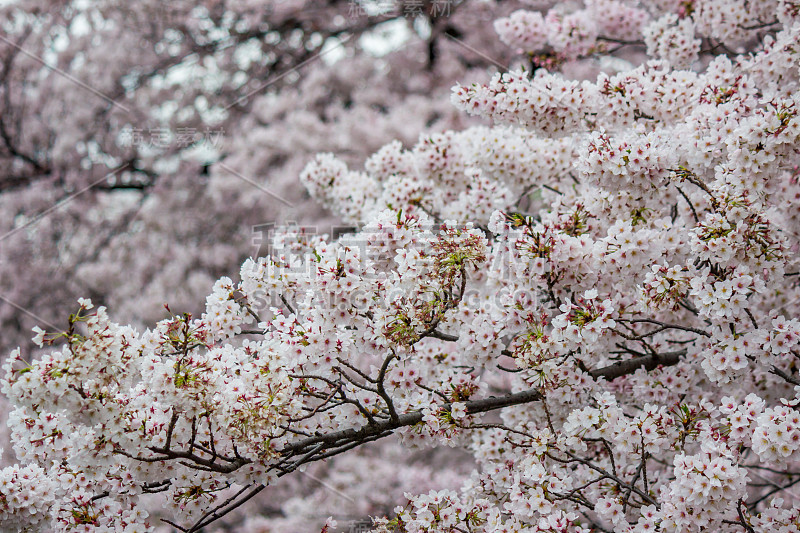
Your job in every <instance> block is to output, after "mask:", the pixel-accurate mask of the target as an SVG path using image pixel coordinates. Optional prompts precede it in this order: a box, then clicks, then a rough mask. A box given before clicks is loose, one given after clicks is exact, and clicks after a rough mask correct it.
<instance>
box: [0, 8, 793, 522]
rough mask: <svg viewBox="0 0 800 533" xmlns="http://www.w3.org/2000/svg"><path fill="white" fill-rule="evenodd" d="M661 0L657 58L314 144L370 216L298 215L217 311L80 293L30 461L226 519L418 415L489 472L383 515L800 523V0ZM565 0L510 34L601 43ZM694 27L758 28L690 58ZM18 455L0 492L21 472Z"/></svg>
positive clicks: (36, 410)
mask: <svg viewBox="0 0 800 533" xmlns="http://www.w3.org/2000/svg"><path fill="white" fill-rule="evenodd" d="M644 4H646V5H648V6H651V7H652V10H653V12H655V13H660V14H664V15H665V16H666V18H659V19H657V20H656V22H655V23H654V24H657V25H658V24H660V26H652V25H651V26H649V28H650V30H647V29H644V28H643V26H642V25H635V27H636V30H635V31H636V32H639V33H641V34H643V35H644V39H645V41H648V42H647V43H646V44H645V43H644V41H643V44H642V46H643V47H644V48H645V49H649V51H650V53H651V54H654V55H657V56H660V57H655V58H649V59H645V60H643V61H641V62H640V64H639V65H638V66H633V67H632V68H629V69H626V70H624V71H621V72H609V73H605V74H602V75H599V76H597V78H596V80H595V81H589V80H584V81H577V80H570V79H568V78H567V77H565V76H564V75H562V74H559V73H555V72H545V71H542V70H539V71H537V72H536V73H534V75H533V76H532V77H530V76H528V74H527V73H525V72H524V71H522V70H517V71H513V72H511V73H504V74H499V75H497V76H495V77H494V78H493V79H492V80H491V81H490V82H489V83H488V84H487V85H485V86H472V87H463V86H459V87H456V88H455V89H454V101H455V103H456V106H457V107H460V108H461V109H462V110H466V111H467V112H469V113H472V114H474V115H479V116H482V117H484V118H486V119H492V120H495V121H496V123H497V124H496V125H495V126H492V127H488V126H475V127H471V128H468V129H465V130H463V131H460V132H453V131H448V132H443V133H437V134H432V135H423V136H421V137H420V138H419V140H418V141H417V143H416V144H414V145H413V146H410V147H409V148H405V147H404V145H403V143H400V142H393V143H390V144H388V145H386V146H384V147H383V148H382V149H380V150H379V151H378V152H377V153H376V154H375V155H373V156H372V157H370V158H369V159H368V160H367V161H366V163H365V165H364V169H363V170H351V169H350V167H349V166H348V165H347V164H346V163H345V162H344V161H343V160H341V159H339V158H337V157H336V156H334V155H332V154H323V155H320V156H318V157H317V158H316V159H315V160H314V161H312V162H311V163H309V164H308V166H307V167H306V169H305V170H304V171H303V173H302V175H301V179H302V181H303V182H304V183H305V185H306V186H307V188H308V190H309V192H310V194H311V195H312V196H314V197H315V198H317V199H318V200H320V201H321V202H322V203H323V204H324V205H325V206H327V207H329V208H331V209H332V210H334V211H335V212H336V213H337V214H338V215H340V216H341V217H342V218H343V219H344V220H345V221H347V222H348V223H352V224H354V225H356V226H357V229H356V230H355V231H354V232H353V233H349V234H344V235H341V236H339V237H337V238H328V237H327V236H322V235H315V234H310V233H307V232H303V231H297V230H294V229H291V228H288V229H286V230H281V231H277V232H276V233H275V235H274V236H273V238H274V242H273V245H272V247H271V248H270V250H271V252H270V254H269V255H268V256H265V257H258V258H250V259H248V260H247V261H245V263H244V264H243V265H242V268H241V270H240V272H239V278H240V279H239V280H238V281H233V279H231V278H222V279H220V280H219V281H217V282H216V283H215V284H214V286H213V288H212V292H211V295H210V296H209V297H208V298H207V300H206V310H205V312H204V313H203V314H201V315H200V317H199V318H194V317H192V316H191V315H189V314H183V315H172V316H170V317H168V318H166V319H164V320H162V321H160V322H159V323H158V324H156V325H155V326H154V327H153V328H150V329H147V330H144V331H140V330H138V329H135V328H133V327H129V326H120V325H118V324H115V323H114V322H112V321H111V319H110V318H109V316H108V314H107V312H106V310H105V309H104V308H102V307H101V308H98V309H94V308H93V307H92V305H91V303H90V302H88V301H81V302H80V309H79V311H78V312H77V313H76V314H73V315H72V316H71V317H70V319H69V321H68V325H67V328H66V329H65V330H64V331H44V330H39V331H37V337H36V340H37V341H38V342H40V343H42V344H44V343H47V344H48V347H49V346H51V345H52V351H50V352H49V353H46V354H45V355H43V356H42V357H41V358H39V359H38V360H35V361H33V362H26V361H24V360H23V359H22V357H21V355H20V352H16V353H15V354H14V355H13V356H12V357H11V359H10V360H9V361H8V362H7V364H6V366H5V371H6V375H5V379H4V381H3V392H4V394H6V395H7V396H8V398H9V399H10V400H11V402H12V404H13V406H14V410H13V412H12V414H11V428H12V432H13V440H14V445H15V451H16V453H17V455H18V457H19V458H20V460H21V461H23V463H24V464H26V465H35V468H34V470H32V471H31V472H33V473H34V474H35V475H37V476H39V475H41V472H46V475H48V476H51V477H52V478H53V479H56V477H55V476H61V477H57V479H71V478H72V479H80V480H81V481H80V482H79V483H77V485H78V486H79V489H73V488H70V487H67V488H64V487H62V488H61V489H53V491H52V492H48V498H50V497H52V501H50V500H47V499H46V498H45V497H44V496H42V497H41V498H39V500H44V501H39V502H38V503H36V504H35V505H36V506H39V507H36V509H39V508H41V509H43V510H45V511H44V512H45V513H46V514H47V515H48V516H49V517H50V522H49V525H50V526H52V527H54V528H56V529H57V530H58V528H60V529H61V530H68V529H69V527H71V526H72V525H73V523H71V522H69V520H66V521H65V519H64V517H69V516H72V517H73V519H74V520H73V521H75V520H78V519H80V520H82V521H83V523H90V522H91V525H92V526H96V527H97V528H101V527H107V526H108V524H111V523H114V522H113V521H112V518H110V517H112V516H113V517H114V518H113V520H117V521H118V522H119V523H123V522H125V523H126V527H127V522H131V523H134V522H133V521H132V518H131V517H134V516H135V517H138V516H139V515H138V514H137V511H136V503H137V501H138V499H139V497H140V496H142V495H144V494H148V493H153V492H158V493H163V500H164V503H165V506H167V508H168V509H169V511H170V512H171V513H172V515H174V517H175V519H176V520H180V521H182V522H185V523H188V524H190V526H189V527H190V528H191V527H195V528H199V527H202V526H204V525H207V524H208V523H209V521H213V519H215V518H216V517H217V516H220V515H221V514H223V513H224V512H226V510H228V508H229V506H236V505H241V504H243V503H244V502H245V501H247V499H248V498H249V497H252V495H254V494H256V493H258V492H259V491H260V490H261V489H262V488H263V486H264V485H266V484H268V483H270V482H272V481H274V480H275V479H277V478H279V477H282V476H287V475H290V474H292V473H294V472H296V471H302V470H303V469H304V468H305V467H306V466H307V465H308V464H310V463H313V462H316V461H323V460H325V459H330V458H334V457H337V456H339V455H340V454H344V453H345V452H348V451H349V450H352V449H353V448H356V447H359V446H361V445H363V444H365V443H368V442H371V441H374V440H379V439H383V438H386V437H388V436H389V435H392V434H395V435H398V436H399V440H400V441H401V442H402V444H403V445H404V446H407V447H409V448H413V449H416V448H422V447H425V446H437V445H443V446H447V447H458V448H461V449H463V450H466V451H468V452H469V453H470V454H471V455H472V457H473V458H474V459H475V462H476V466H477V468H476V469H475V471H474V472H473V473H472V474H471V476H470V477H469V478H468V479H467V480H466V481H465V482H464V484H463V486H462V487H461V488H460V490H458V491H456V490H455V489H454V488H444V489H441V490H438V489H437V490H434V491H432V492H428V493H427V494H423V495H413V494H408V495H407V496H406V499H407V500H408V503H407V505H405V506H402V505H401V506H400V507H398V508H396V509H395V510H394V512H393V514H392V515H391V516H385V517H377V519H376V520H375V522H374V527H375V530H376V531H379V532H389V531H396V532H412V531H413V532H416V531H426V532H430V533H433V532H445V531H448V532H450V531H456V530H470V531H475V532H485V533H489V532H499V531H508V532H511V531H514V532H520V533H521V532H523V531H525V532H530V531H534V532H539V531H541V532H562V533H567V532H569V533H572V532H575V533H578V532H580V533H583V532H586V531H609V530H613V531H615V532H620V533H622V532H624V533H645V532H649V531H657V530H660V531H691V532H695V531H697V532H699V531H721V532H723V533H728V532H729V531H730V532H732V531H740V530H742V529H745V530H747V531H754V532H758V533H762V532H763V533H766V532H767V531H770V528H784V529H786V530H792V529H791V528H795V529H796V528H797V527H799V526H800V524H798V516H800V513H799V512H798V510H800V501H798V500H797V498H794V497H792V493H791V487H792V485H793V483H794V482H795V480H794V477H793V476H794V473H793V472H795V471H796V468H798V467H800V443H799V442H800V423H799V422H798V414H797V410H796V409H797V407H798V405H800V367H799V366H798V364H797V359H798V358H800V352H798V349H797V344H798V343H800V277H798V271H799V270H800V242H799V241H798V236H800V225H799V224H798V222H799V221H800V216H798V214H797V213H798V198H799V197H798V196H797V195H796V194H795V195H794V196H793V195H791V194H787V192H791V191H795V192H796V191H797V190H798V171H797V168H798V166H800V153H798V151H797V146H798V145H800V116H799V115H798V112H797V110H798V108H800V100H798V96H797V94H798V89H800V78H798V74H799V73H800V70H798V65H800V48H798V47H797V45H796V42H794V43H793V41H792V39H795V38H796V36H797V35H799V34H800V22H797V21H796V20H795V17H794V15H792V14H791V9H789V7H787V6H789V5H790V3H789V2H785V1H781V2H765V5H769V6H772V7H776V6H782V7H781V9H782V10H783V11H781V13H783V14H782V15H781V18H780V19H777V20H775V21H774V22H770V23H769V24H768V25H767V27H764V28H761V31H762V32H766V33H768V34H769V35H767V36H764V35H762V34H761V33H759V30H758V29H748V28H749V26H747V24H750V23H751V22H753V20H758V19H757V17H766V16H767V15H768V14H769V13H771V11H769V10H768V9H766V8H758V9H753V10H752V11H742V9H741V5H743V2H738V0H722V1H720V2H708V3H698V2H688V3H687V2H677V1H675V2H668V1H661V2H656V1H653V2H645V3H644ZM712 4H713V5H712ZM586 6H587V7H586V9H587V10H592V9H594V10H600V11H603V12H607V11H613V10H615V9H617V7H620V11H619V12H620V13H627V14H629V15H630V17H629V18H625V19H624V20H622V21H620V20H616V19H615V18H614V17H613V16H611V15H609V16H608V17H606V18H602V17H600V18H599V19H598V20H600V21H601V22H600V23H598V24H606V25H610V26H613V27H614V28H616V29H615V30H614V31H611V29H610V28H609V27H604V28H603V32H608V34H609V35H613V36H615V37H614V38H616V39H623V38H625V39H627V38H630V37H631V35H630V32H634V29H633V28H634V26H629V24H628V22H629V20H638V17H640V16H643V15H640V11H641V9H640V8H639V7H637V6H634V5H632V3H629V2H626V3H623V2H619V1H614V2H600V1H596V2H587V4H586ZM568 7H569V6H566V5H560V6H558V7H557V8H554V9H555V11H552V13H548V14H547V15H546V16H536V15H530V16H528V15H525V16H523V15H520V14H516V15H512V17H511V22H508V21H501V22H499V23H498V27H499V28H501V30H502V31H506V30H507V34H506V39H508V40H509V41H513V40H514V39H518V38H520V37H518V36H517V37H514V36H513V35H512V34H514V35H517V34H519V35H521V34H523V33H525V30H524V24H531V25H534V26H535V25H538V24H539V23H540V21H544V22H543V23H546V24H547V25H548V32H550V30H551V28H550V26H549V25H550V24H553V25H554V26H553V28H554V29H553V31H554V32H555V33H554V35H555V37H553V36H552V35H551V34H550V33H548V37H547V39H548V43H549V44H548V45H549V46H552V47H553V48H554V49H557V50H562V51H563V50H568V51H569V54H578V55H580V54H587V53H590V50H591V47H589V45H588V44H587V43H588V42H589V40H590V39H589V37H587V36H591V39H596V38H599V37H598V36H597V35H599V31H600V30H598V26H597V25H592V24H595V23H592V24H589V22H587V20H588V19H587V14H586V13H587V12H588V11H585V10H584V11H581V10H578V11H568ZM622 7H624V8H625V9H622ZM727 8H730V10H729V13H731V14H732V15H731V17H728V16H724V14H725V13H726V12H725V11H724V10H725V9H727ZM600 11H598V13H599V12H600ZM670 12H671V13H672V14H673V15H674V16H669V13H670ZM786 13H790V15H789V16H787V15H786ZM627 16H628V15H626V17H627ZM548 19H553V20H552V21H549V22H548ZM658 21H661V22H658ZM684 21H688V22H684ZM523 22H524V24H523ZM514 24H518V25H517V26H515V25H514ZM675 25H677V26H676V28H677V29H676V28H672V26H675ZM503 28H505V29H503ZM565 28H567V29H565ZM653 28H655V30H654V29H653ZM658 28H661V29H658ZM670 28H672V29H670ZM692 28H693V31H694V32H696V34H697V35H705V36H706V38H714V39H719V40H720V43H721V44H720V46H721V47H722V46H728V45H731V46H732V45H734V44H736V45H737V46H742V47H745V46H747V48H743V49H744V50H746V52H743V53H742V54H738V55H737V54H736V53H735V52H733V51H729V52H726V53H724V54H721V55H718V56H713V55H712V54H710V53H708V52H703V51H695V52H691V53H688V52H687V54H688V55H686V54H684V55H685V57H682V54H683V52H680V49H681V47H682V46H684V45H683V44H680V43H679V42H678V41H680V39H681V38H682V37H681V35H682V33H681V32H683V31H684V30H686V32H688V31H689V29H692ZM651 30H652V31H651ZM656 30H657V31H656ZM672 30H675V31H674V32H673V31H672ZM615 32H616V33H615ZM659 32H660V33H659ZM676 32H677V33H676ZM595 34H597V35H595ZM679 34H681V35H679ZM560 38H564V39H567V40H569V39H573V40H569V42H564V43H560V44H559V42H558V39H560ZM531 39H532V41H531V42H534V44H536V43H538V42H539V41H541V37H540V36H537V35H536V34H534V35H533V36H532V37H531ZM687 39H688V37H687ZM692 39H694V37H692V38H691V39H688V41H687V42H690V41H691V42H692V43H693V42H694V41H693V40H692ZM795 41H796V39H795ZM676 42H677V45H676V46H677V48H675V46H673V44H675V43H676ZM592 43H594V41H592ZM671 43H672V44H671ZM776 43H780V44H776ZM536 45H537V46H539V44H536ZM592 46H594V44H592ZM689 48H691V49H692V50H694V45H693V44H692V45H691V46H689ZM676 50H678V52H676ZM684 52H685V50H684ZM592 53H594V52H592ZM596 53H602V52H601V51H596ZM695 53H697V54H699V55H698V58H702V61H700V60H699V59H698V61H695V60H694V55H693V54H695ZM671 54H672V55H671ZM673 61H675V62H676V64H673ZM690 66H691V67H692V68H695V69H696V70H689V67H690ZM776 80H779V81H780V83H778V82H777V81H776ZM266 302H269V303H268V304H267V303H266ZM23 468H25V467H23ZM36 468H38V469H39V470H36ZM759 476H761V477H759ZM11 479H12V481H11V489H9V490H7V491H6V492H4V493H3V494H12V493H13V491H15V490H16V491H19V490H21V489H19V487H20V486H21V485H22V484H24V483H25V482H24V481H22V480H21V479H22V478H20V477H19V476H16V477H13V476H12V478H11ZM88 487H90V488H91V489H92V490H93V493H94V496H91V497H87V494H88V491H87V488H88ZM45 492H47V491H46V490H45ZM6 498H7V501H12V500H9V499H8V497H7V496H6ZM95 498H96V499H95ZM95 502H103V503H95ZM19 505H20V504H19V502H18V501H17V500H13V506H19ZM101 506H102V507H103V508H102V510H98V509H100V507H101ZM9 509H11V511H10V513H9V514H10V515H14V513H16V515H19V514H20V512H18V511H17V510H16V509H17V507H13V508H11V507H9ZM16 515H14V517H12V518H10V519H9V520H17V519H18V518H16ZM44 522H47V519H45V520H43V523H44ZM136 523H137V524H138V522H136ZM53 524H56V525H57V526H53ZM192 524H194V525H192ZM68 526H69V527H68ZM42 527H44V526H42ZM109 527H110V526H109ZM135 527H138V526H135ZM324 527H325V528H326V530H331V529H332V528H333V527H335V526H334V525H333V522H327V523H326V525H325V526H324ZM90 530H91V529H90Z"/></svg>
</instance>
